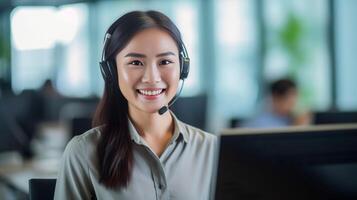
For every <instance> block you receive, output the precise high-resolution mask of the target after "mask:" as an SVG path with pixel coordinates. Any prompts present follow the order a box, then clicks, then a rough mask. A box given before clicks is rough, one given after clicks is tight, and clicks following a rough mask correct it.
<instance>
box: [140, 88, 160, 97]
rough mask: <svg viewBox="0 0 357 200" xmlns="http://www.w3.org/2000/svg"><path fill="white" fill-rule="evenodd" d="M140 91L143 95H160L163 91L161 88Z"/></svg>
mask: <svg viewBox="0 0 357 200" xmlns="http://www.w3.org/2000/svg"><path fill="white" fill-rule="evenodd" d="M139 92H140V93H141V94H143V95H148V96H155V95H158V94H160V93H161V92H162V89H161V90H139Z"/></svg>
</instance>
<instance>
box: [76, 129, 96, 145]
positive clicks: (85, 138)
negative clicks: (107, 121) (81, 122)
mask: <svg viewBox="0 0 357 200" xmlns="http://www.w3.org/2000/svg"><path fill="white" fill-rule="evenodd" d="M100 130H101V127H100V126H98V127H94V128H92V129H89V130H88V131H86V132H84V133H83V134H81V135H77V136H75V137H73V138H72V140H74V141H76V142H78V143H83V144H85V145H96V144H97V143H98V140H99V136H100Z"/></svg>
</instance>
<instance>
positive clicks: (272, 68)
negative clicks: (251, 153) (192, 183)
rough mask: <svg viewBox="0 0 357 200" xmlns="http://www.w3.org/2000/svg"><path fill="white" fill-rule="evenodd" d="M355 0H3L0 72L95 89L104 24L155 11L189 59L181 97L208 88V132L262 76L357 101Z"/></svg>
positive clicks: (335, 105) (33, 83) (243, 110)
mask: <svg viewBox="0 0 357 200" xmlns="http://www.w3.org/2000/svg"><path fill="white" fill-rule="evenodd" d="M355 8H357V2H355V1H353V0H339V1H334V0H314V1H308V0H294V1H286V0H265V1H262V0H253V1H252V0H220V1H214V0H206V1H199V0H196V1H159V0H152V1H121V0H120V1H83V0H82V1H75V0H68V1H36V0H27V1H2V3H1V31H0V41H1V42H0V45H1V48H0V49H1V51H0V78H1V80H2V82H4V83H7V84H10V85H11V88H12V90H13V91H14V92H15V94H20V93H21V92H22V91H24V90H27V89H38V88H40V87H41V85H42V84H43V83H44V81H45V80H46V79H50V80H52V81H53V83H54V85H55V88H56V89H58V91H59V92H60V93H61V94H62V95H65V96H71V97H88V96H97V97H100V95H101V93H102V90H103V81H102V78H101V74H100V71H99V67H98V61H99V58H100V54H101V49H102V41H103V35H104V32H105V30H106V28H107V27H108V26H109V25H110V23H111V22H112V21H113V20H114V19H115V18H117V17H118V16H120V15H122V14H124V13H125V12H127V11H130V10H137V9H138V10H149V9H155V10H160V11H162V12H164V13H166V14H167V15H169V16H170V17H171V18H172V19H173V20H174V21H175V23H176V24H177V25H178V27H179V28H180V30H181V32H182V34H183V38H184V41H185V43H186V45H187V48H188V51H189V55H190V57H191V60H192V64H191V72H190V76H189V78H188V80H187V81H186V83H185V87H184V91H183V95H182V96H195V95H198V94H205V95H207V112H206V113H207V114H206V115H207V116H206V119H207V122H208V123H207V126H206V127H205V129H206V130H208V131H211V132H216V131H218V130H219V129H220V128H223V127H226V126H227V125H228V123H229V119H230V118H232V117H240V118H247V117H249V116H251V115H252V114H254V112H256V109H257V108H259V106H257V105H260V101H261V99H263V97H264V93H265V90H266V87H265V85H266V83H267V82H269V81H271V80H274V79H277V78H280V77H284V76H292V77H294V78H295V79H296V80H297V82H298V85H299V87H300V88H301V94H302V95H301V97H300V100H301V101H300V106H301V108H302V109H312V110H330V109H341V110H353V109H357V88H356V87H355V86H354V85H356V79H355V78H354V74H356V73H357V67H356V66H354V63H355V59H356V56H354V52H356V50H355V49H356V48H357V39H356V38H355V37H354V35H356V32H357V24H356V23H355V22H354V21H353V19H355V18H356V16H355V15H356V14H355V12H354V10H355Z"/></svg>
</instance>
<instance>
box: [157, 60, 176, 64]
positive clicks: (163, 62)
mask: <svg viewBox="0 0 357 200" xmlns="http://www.w3.org/2000/svg"><path fill="white" fill-rule="evenodd" d="M171 63H173V62H172V61H170V60H162V61H160V65H168V64H171Z"/></svg>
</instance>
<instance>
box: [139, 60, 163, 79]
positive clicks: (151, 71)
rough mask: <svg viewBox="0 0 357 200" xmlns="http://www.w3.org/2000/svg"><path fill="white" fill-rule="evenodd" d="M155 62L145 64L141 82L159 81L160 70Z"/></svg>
mask: <svg viewBox="0 0 357 200" xmlns="http://www.w3.org/2000/svg"><path fill="white" fill-rule="evenodd" d="M158 67H159V66H157V64H152V65H147V66H146V68H145V72H144V76H143V82H146V83H157V82H160V81H161V74H160V70H159V69H158Z"/></svg>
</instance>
